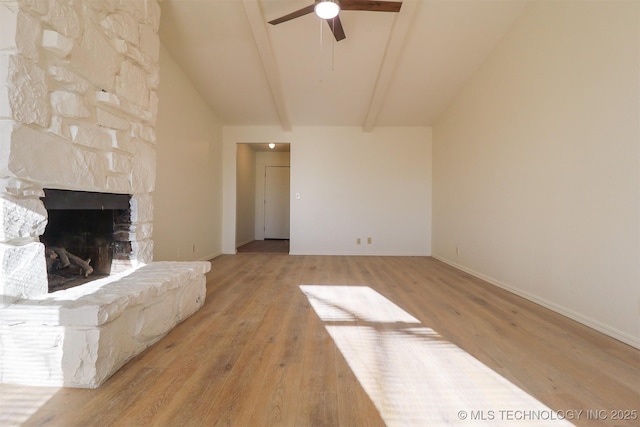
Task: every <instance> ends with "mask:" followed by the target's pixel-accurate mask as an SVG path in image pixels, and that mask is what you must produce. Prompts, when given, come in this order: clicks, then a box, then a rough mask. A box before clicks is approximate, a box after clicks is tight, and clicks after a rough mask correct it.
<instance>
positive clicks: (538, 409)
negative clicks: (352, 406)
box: [300, 285, 572, 426]
mask: <svg viewBox="0 0 640 427" xmlns="http://www.w3.org/2000/svg"><path fill="white" fill-rule="evenodd" d="M300 289H301V290H302V292H303V293H304V294H305V295H306V296H307V298H308V300H309V302H310V304H311V306H312V307H313V308H314V310H315V311H316V313H317V314H318V317H319V318H320V319H321V320H322V321H323V322H325V328H326V330H327V331H328V332H329V334H330V335H331V337H332V338H333V341H334V342H335V344H336V346H337V347H338V349H339V350H340V352H341V353H342V355H343V357H344V358H345V359H346V361H347V363H348V364H349V367H350V368H351V370H352V371H353V373H354V374H355V376H356V377H357V379H358V381H359V382H360V384H361V385H362V387H363V388H364V390H365V391H366V392H367V394H368V395H369V397H370V398H371V400H372V401H373V403H374V404H375V406H376V408H377V409H378V411H379V412H380V415H381V416H382V418H383V420H384V421H385V423H386V424H387V425H389V426H429V425H434V426H439V425H465V426H468V425H490V426H499V425H508V426H525V425H531V426H539V425H546V426H551V425H553V426H568V425H572V424H571V423H570V422H569V421H568V420H566V419H563V418H564V416H565V415H564V414H563V413H557V412H554V411H553V410H551V409H550V408H549V407H547V406H545V405H544V404H542V403H541V402H540V401H538V400H537V399H536V398H534V397H533V396H531V395H529V394H528V393H526V392H525V391H523V390H522V389H520V388H519V387H517V386H516V385H514V384H513V383H511V382H510V381H508V380H507V379H505V378H504V377H502V376H501V375H499V374H498V373H496V372H495V371H493V370H491V369H490V368H489V367H487V366H486V365H484V364H483V363H481V362H480V361H478V360H477V359H475V358H474V357H473V356H471V355H470V354H468V353H466V352H465V351H464V350H462V349H461V348H459V347H457V346H455V345H454V344H452V343H450V342H448V341H447V340H445V339H444V338H443V337H442V336H440V335H439V334H438V333H437V332H436V331H434V330H433V329H431V328H428V327H425V326H424V325H422V324H421V323H420V322H419V321H418V320H417V319H416V318H415V317H413V316H411V315H410V314H409V313H407V312H406V311H404V310H402V309H401V308H400V307H398V306H397V305H395V304H394V303H392V302H391V301H389V300H388V299H386V298H385V297H384V296H382V295H380V294H379V293H377V292H376V291H375V290H373V289H371V288H369V287H367V286H323V285H303V286H300ZM488 345H490V343H488Z"/></svg>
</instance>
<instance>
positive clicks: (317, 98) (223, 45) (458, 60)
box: [160, 0, 525, 130]
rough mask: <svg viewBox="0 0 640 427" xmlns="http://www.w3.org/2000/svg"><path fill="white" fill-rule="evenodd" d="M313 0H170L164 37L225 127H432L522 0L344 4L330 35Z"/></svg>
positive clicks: (164, 14) (165, 7)
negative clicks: (369, 6)
mask: <svg viewBox="0 0 640 427" xmlns="http://www.w3.org/2000/svg"><path fill="white" fill-rule="evenodd" d="M312 3H313V0H163V1H162V2H161V3H160V4H161V7H162V20H161V26H160V38H161V41H162V43H163V45H164V46H165V47H166V48H167V50H168V51H169V52H170V54H171V56H172V57H173V58H174V59H175V60H176V62H177V63H178V64H179V65H180V66H181V68H182V69H183V70H184V72H185V74H186V75H187V77H188V78H189V79H190V80H191V81H192V83H193V84H194V86H195V87H196V89H197V90H198V91H199V92H200V93H201V94H202V96H203V97H204V98H205V100H206V101H207V103H208V104H209V105H210V106H211V108H212V110H213V111H214V112H215V113H216V115H217V116H218V117H219V118H220V119H221V120H223V121H224V122H225V123H226V124H230V125H279V126H282V127H283V129H285V130H290V129H291V128H292V127H294V126H307V125H313V126H362V127H363V128H364V129H365V130H371V129H373V128H374V127H376V126H430V125H432V124H434V122H435V121H436V120H437V118H438V117H439V116H440V114H442V112H443V111H444V110H445V109H446V108H447V106H448V105H449V104H450V103H451V101H452V100H453V98H454V97H455V96H456V94H457V93H458V91H459V90H460V89H461V88H462V86H463V85H464V84H465V82H466V81H467V80H468V79H469V78H470V76H471V75H472V74H473V73H474V72H475V71H476V70H477V69H478V67H479V66H480V65H481V63H482V62H483V60H484V59H485V58H486V57H487V56H488V55H489V54H490V53H491V51H492V49H493V48H494V46H495V45H496V43H497V42H498V41H499V40H500V38H501V37H502V36H503V35H504V33H505V32H506V31H507V30H508V28H509V27H510V26H511V25H512V24H513V22H514V21H515V20H516V19H517V17H518V15H519V13H520V12H521V10H522V8H523V6H524V3H525V0H405V1H404V2H403V3H402V7H401V9H400V12H398V13H389V12H370V11H342V12H341V13H340V19H341V22H342V25H343V28H344V31H345V34H346V39H344V40H342V41H340V42H335V39H334V37H333V35H332V33H331V30H330V28H329V27H328V25H327V23H325V22H323V21H322V20H321V19H320V18H318V17H316V16H315V15H314V14H313V13H312V14H308V15H305V16H302V17H300V18H296V19H294V20H291V21H288V22H284V23H282V24H279V25H275V26H274V25H270V24H268V21H271V20H273V19H275V18H278V17H280V16H283V15H286V14H288V13H290V12H293V11H295V10H298V9H301V8H303V7H305V6H308V5H310V4H312Z"/></svg>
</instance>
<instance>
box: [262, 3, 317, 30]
mask: <svg viewBox="0 0 640 427" xmlns="http://www.w3.org/2000/svg"><path fill="white" fill-rule="evenodd" d="M314 7H315V4H312V5H311V6H307V7H303V8H302V9H300V10H296V11H295V12H291V13H290V14H288V15H284V16H281V17H280V18H278V19H274V20H273V21H269V24H271V25H277V24H282V23H283V22H287V21H291V20H292V19H295V18H299V17H301V16H304V15H308V14H309V13H311V12H313V8H314Z"/></svg>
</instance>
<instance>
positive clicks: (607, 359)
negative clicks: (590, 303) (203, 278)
mask: <svg viewBox="0 0 640 427" xmlns="http://www.w3.org/2000/svg"><path fill="white" fill-rule="evenodd" d="M207 280H208V281H207V300H206V303H205V305H204V307H203V308H202V309H201V310H200V311H198V312H197V313H196V314H194V315H193V316H192V317H190V318H189V319H187V320H186V321H184V322H183V323H182V324H180V325H179V326H178V327H176V328H175V329H174V330H173V331H171V332H170V333H169V334H168V335H167V336H166V337H165V338H164V339H162V340H161V341H159V342H158V343H157V344H155V345H154V346H153V347H151V348H150V349H148V350H147V351H145V352H144V353H142V354H140V355H138V356H137V357H135V358H134V359H132V360H131V361H130V362H129V363H128V364H127V365H125V366H124V367H123V368H122V369H120V370H119V371H118V372H117V373H116V374H114V375H113V376H112V377H111V378H110V379H109V380H108V381H107V382H106V383H105V384H104V385H102V386H101V387H100V388H98V389H95V390H83V389H67V388H65V389H55V388H44V387H24V386H13V385H0V425H1V426H6V425H26V426H83V427H84V426H223V425H224V426H241V427H245V426H382V425H385V424H386V425H402V426H405V425H491V426H493V425H500V424H502V425H509V426H511V425H514V426H520V425H536V426H540V425H555V424H556V422H558V423H559V424H558V425H560V424H562V423H561V422H562V421H563V420H547V419H544V418H542V420H535V418H534V419H533V420H532V419H531V418H530V417H536V416H537V417H541V416H542V417H544V416H546V414H547V412H545V411H546V410H547V409H548V410H554V411H556V412H555V414H556V415H557V414H561V415H564V416H565V417H567V418H569V417H571V419H568V420H567V421H570V422H571V423H572V424H574V425H585V426H598V425H640V421H639V419H638V417H640V414H638V413H637V412H635V413H634V412H633V411H640V351H639V350H637V349H634V348H632V347H629V346H627V345H625V344H623V343H620V342H618V341H616V340H614V339H612V338H609V337H606V336H604V335H602V334H600V333H598V332H595V331H593V330H591V329H589V328H587V327H584V326H582V325H580V324H578V323H576V322H573V321H571V320H569V319H567V318H564V317H562V316H560V315H558V314H555V313H553V312H551V311H549V310H546V309H544V308H542V307H540V306H538V305H535V304H533V303H530V302H527V301H525V300H523V299H521V298H519V297H517V296H514V295H512V294H510V293H508V292H506V291H503V290H501V289H498V288H496V287H494V286H492V285H490V284H487V283H484V282H482V281H480V280H478V279H475V278H473V277H471V276H469V275H467V274H465V273H462V272H459V271H457V270H455V269H453V268H451V267H449V266H447V265H445V264H443V263H441V262H438V261H436V260H434V259H432V258H428V257H341V256H336V257H330V256H288V255H283V254H262V253H258V254H256V253H252V254H248V253H239V254H237V255H225V256H221V257H218V258H216V259H214V260H212V271H211V272H210V273H209V274H208V276H207ZM301 285H305V286H307V287H304V288H303V289H306V291H305V292H306V294H305V292H303V290H302V289H301V288H300V286H301ZM328 286H329V287H328ZM359 303H360V304H359ZM312 304H313V306H312ZM314 307H315V309H314ZM425 371H429V375H430V376H427V375H426V372H425ZM514 396H515V397H514ZM516 397H517V399H524V400H523V401H525V402H529V403H525V405H530V407H529V406H525V407H524V408H522V407H521V406H520V407H517V406H514V405H515V403H514V402H515V401H516V400H517V399H516ZM527 399H529V400H527ZM463 405H464V406H463ZM515 408H520V409H519V410H520V412H517V411H515ZM545 408H546V409H545ZM579 410H582V411H583V412H582V413H578V411H579ZM421 411H422V412H421ZM463 411H464V412H463ZM501 411H502V412H501ZM508 411H511V412H508ZM527 411H528V412H527ZM588 411H590V412H588ZM617 411H620V412H617ZM624 411H628V412H624ZM423 413H425V414H427V418H420V414H423ZM435 413H437V416H436V417H431V416H430V414H435ZM634 414H635V416H634ZM616 416H619V417H622V418H626V419H623V420H615V419H613V418H615V417H616ZM510 417H511V418H510ZM518 417H519V418H518Z"/></svg>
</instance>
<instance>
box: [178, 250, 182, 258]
mask: <svg viewBox="0 0 640 427" xmlns="http://www.w3.org/2000/svg"><path fill="white" fill-rule="evenodd" d="M178 259H182V249H181V248H178Z"/></svg>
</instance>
